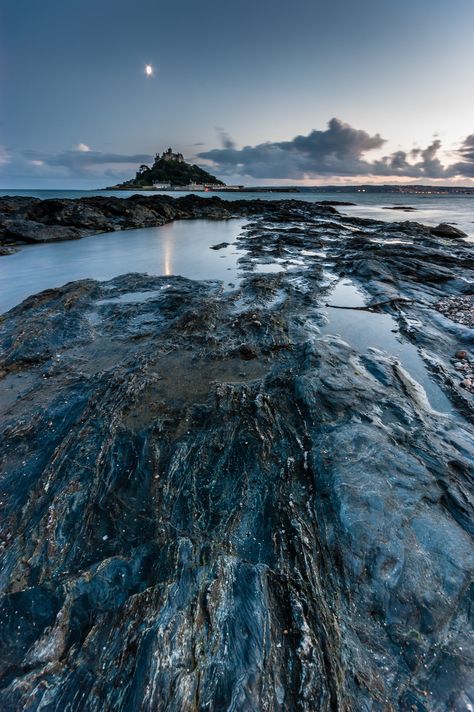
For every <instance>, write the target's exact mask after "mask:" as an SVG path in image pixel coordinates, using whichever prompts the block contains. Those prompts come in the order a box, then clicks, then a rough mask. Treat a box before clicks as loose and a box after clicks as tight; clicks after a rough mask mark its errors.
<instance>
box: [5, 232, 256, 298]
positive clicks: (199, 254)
mask: <svg viewBox="0 0 474 712" xmlns="http://www.w3.org/2000/svg"><path fill="white" fill-rule="evenodd" d="M245 222H246V221H245V220H243V219H233V220H178V221H175V222H172V223H169V224H167V225H162V226H160V227H149V228H142V229H140V230H124V231H119V232H108V233H105V234H101V235H92V236H91V237H84V238H83V239H82V240H72V241H69V242H56V243H52V242H50V243H47V244H44V245H27V246H26V247H23V248H21V249H20V250H19V252H16V253H15V254H13V255H7V256H5V257H0V312H5V311H7V310H8V309H11V308H12V307H14V306H16V305H17V304H19V303H20V302H21V301H23V299H25V298H26V297H28V296H30V295H31V294H36V293H37V292H41V291H43V290H44V289H51V288H52V287H60V286H61V285H63V284H66V283H67V282H73V281H75V280H78V279H97V280H108V279H112V278H113V277H117V276H118V275H120V274H125V273H127V272H147V273H148V274H153V275H166V276H171V275H180V276H182V277H188V278H190V279H201V280H204V279H219V280H222V281H223V282H224V284H225V285H227V286H228V285H229V284H233V283H236V282H237V281H238V277H237V272H238V268H237V261H238V259H239V257H241V256H242V254H243V253H240V252H239V251H238V250H236V249H235V245H233V244H230V245H229V246H228V247H224V248H222V249H219V250H211V249H210V248H211V247H212V246H213V245H216V244H219V243H222V242H228V243H233V242H234V241H235V240H236V239H237V237H238V235H239V234H240V232H241V230H242V228H243V226H244V224H245Z"/></svg>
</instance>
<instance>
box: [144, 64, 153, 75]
mask: <svg viewBox="0 0 474 712" xmlns="http://www.w3.org/2000/svg"><path fill="white" fill-rule="evenodd" d="M145 74H146V75H147V77H151V76H152V74H153V67H152V66H151V64H146V65H145Z"/></svg>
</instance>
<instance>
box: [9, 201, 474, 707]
mask: <svg viewBox="0 0 474 712" xmlns="http://www.w3.org/2000/svg"><path fill="white" fill-rule="evenodd" d="M124 202H125V201H124ZM125 204H128V203H126V202H125ZM132 204H133V201H132ZM195 204H196V205H198V203H195ZM180 205H182V203H180ZM206 205H208V203H207V201H206ZM246 206H248V203H246ZM206 209H210V207H209V208H206ZM219 209H221V208H219ZM269 210H272V211H273V212H272V214H271V215H270V213H267V214H265V215H263V216H256V217H255V219H254V221H253V223H252V224H250V225H248V227H247V228H246V230H245V231H244V232H243V234H242V235H241V237H240V238H239V240H240V241H241V244H242V246H243V247H245V250H246V254H245V255H244V256H243V258H242V261H241V266H242V270H243V271H244V272H245V275H246V276H245V279H244V280H243V282H242V283H241V286H240V287H239V288H238V289H236V290H235V291H233V292H231V293H226V294H224V293H223V290H222V285H221V284H220V283H218V282H193V281H190V280H186V279H183V278H180V277H150V276H146V275H138V274H131V275H125V276H122V277H119V278H117V279H114V280H112V281H111V282H107V283H99V282H95V281H92V280H85V281H81V282H76V283H72V284H69V285H66V286H64V287H61V288H59V289H53V290H48V291H46V292H43V293H41V294H38V295H35V296H32V297H30V298H28V299H27V300H25V301H24V302H23V303H22V304H21V305H19V306H17V307H15V308H14V309H12V310H11V311H10V312H8V313H7V314H6V315H4V317H3V319H2V321H1V322H0V379H1V381H0V383H1V389H0V462H1V472H2V473H3V474H2V476H1V478H0V502H1V507H2V530H1V546H0V556H1V568H0V586H1V594H2V597H1V599H0V624H1V626H0V631H1V632H0V636H1V646H0V708H1V709H4V710H15V712H22V711H25V712H26V710H28V712H31V711H32V710H40V709H41V710H44V709H47V710H51V711H54V712H63V710H69V711H70V712H83V711H84V710H87V711H88V712H89V711H90V712H94V711H97V712H99V711H100V712H102V710H120V712H135V711H136V710H146V711H149V712H151V710H163V711H164V710H166V711H167V712H183V710H186V711H187V710H199V711H200V712H204V711H206V710H216V711H217V710H236V711H244V710H245V711H247V710H255V712H256V711H257V710H258V711H260V710H273V711H275V712H289V711H293V710H295V711H296V710H298V711H303V712H314V711H315V710H321V711H322V712H326V711H327V712H330V711H333V710H340V711H341V712H355V711H357V712H358V711H359V710H360V711H362V710H367V711H368V710H372V711H373V712H385V711H386V710H406V711H407V712H408V711H412V710H418V711H419V712H421V711H430V712H431V711H433V712H435V711H436V712H440V711H446V712H448V711H449V712H452V711H453V710H454V711H456V712H461V711H464V710H466V709H469V706H470V705H471V704H472V660H473V636H472V609H473V606H472V584H471V582H472V572H473V560H474V556H473V554H474V548H473V542H472V534H473V529H472V521H473V518H472V514H473V507H472V462H473V453H474V438H473V427H472V396H471V395H470V394H469V393H468V392H467V391H466V390H465V389H464V388H463V387H462V385H461V383H460V375H459V373H458V371H457V370H456V368H455V364H453V357H455V358H461V357H462V359H463V360H469V359H471V356H472V349H473V347H474V336H473V331H472V329H469V328H467V327H466V326H465V325H463V324H460V323H456V322H454V321H452V320H451V319H449V318H448V317H447V316H445V315H444V314H441V313H440V312H439V311H437V309H436V305H437V304H438V303H439V301H440V299H441V298H443V297H444V298H447V297H453V298H454V297H461V296H462V295H467V294H469V293H470V292H472V287H471V285H472V282H473V279H474V261H473V258H472V248H471V246H470V245H469V244H468V243H465V242H464V241H462V240H461V241H455V242H452V241H448V240H446V239H443V238H441V237H437V236H435V235H433V234H431V233H430V231H429V230H427V229H425V228H422V227H419V226H417V225H416V224H415V223H405V224H400V223H394V224H392V225H388V226H387V225H385V224H384V223H375V222H370V221H360V220H356V219H349V218H346V217H344V218H342V217H341V216H338V215H337V214H336V213H326V214H325V215H324V216H322V215H321V214H317V213H318V209H316V208H313V207H311V206H308V204H305V205H304V206H301V205H300V204H299V203H288V204H286V205H285V206H282V205H280V207H272V208H270V209H269ZM276 258H278V259H279V260H283V261H285V260H286V261H287V263H288V266H289V267H290V266H291V268H290V269H288V271H286V272H281V273H279V274H258V273H256V271H255V269H256V267H257V266H258V264H261V263H262V262H264V261H268V260H271V259H276ZM328 270H330V271H331V275H330V276H328ZM342 277H344V278H346V279H347V278H348V277H349V278H350V279H351V280H352V281H353V283H354V284H355V285H357V286H358V287H359V289H362V290H363V291H364V294H365V298H366V307H367V310H368V311H366V312H358V311H352V312H351V311H348V312H347V314H348V316H349V318H352V316H354V318H355V315H357V314H363V315H365V316H366V317H367V320H370V319H377V320H378V321H377V323H382V322H384V320H387V319H388V320H389V321H390V324H391V325H393V327H394V328H395V327H396V328H398V330H399V332H400V334H401V338H402V341H403V343H405V344H411V345H413V347H415V346H416V347H417V348H418V353H419V355H420V358H422V360H423V363H424V364H425V365H426V367H427V368H428V369H429V371H430V373H431V374H432V378H433V383H435V384H437V386H436V387H437V388H438V389H440V391H441V392H442V394H444V396H445V398H446V404H445V405H443V409H442V410H443V412H441V413H440V412H437V411H436V410H435V409H434V408H433V407H432V405H431V403H430V402H429V400H428V398H427V396H426V394H425V393H424V392H423V390H422V389H421V388H420V387H419V385H418V384H417V382H416V381H415V380H414V379H413V377H412V376H411V375H410V373H408V371H407V370H406V368H405V367H404V366H403V364H402V363H400V361H399V360H398V358H397V355H396V354H391V353H390V352H388V353H387V352H384V351H382V350H376V349H366V348H363V349H356V348H354V347H353V346H351V345H350V344H349V343H346V342H345V341H344V340H343V339H341V338H338V337H337V336H334V335H331V334H329V333H326V335H324V334H323V333H322V330H323V329H324V325H325V322H326V320H327V316H325V312H324V304H325V303H326V301H327V300H328V299H329V296H328V295H329V294H330V291H331V288H332V285H333V283H334V281H335V280H338V279H340V278H342ZM358 308H361V307H358ZM336 311H337V310H336ZM337 313H338V314H344V313H346V312H343V311H342V310H339V311H337ZM366 323H368V322H366ZM388 328H389V330H390V325H389V327H388ZM460 349H462V350H463V351H464V352H465V354H462V355H459V350H460ZM456 354H458V356H455V355H456Z"/></svg>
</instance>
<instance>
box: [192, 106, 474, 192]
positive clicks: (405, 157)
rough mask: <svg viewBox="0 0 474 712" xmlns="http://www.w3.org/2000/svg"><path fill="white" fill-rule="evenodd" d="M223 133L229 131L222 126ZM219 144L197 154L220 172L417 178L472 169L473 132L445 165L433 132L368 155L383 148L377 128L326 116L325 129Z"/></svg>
mask: <svg viewBox="0 0 474 712" xmlns="http://www.w3.org/2000/svg"><path fill="white" fill-rule="evenodd" d="M220 133H221V138H222V137H225V138H228V137H227V134H226V133H225V132H224V131H223V129H220ZM222 143H223V147H222V148H216V149H213V150H210V151H203V152H201V153H199V154H198V157H199V158H201V159H203V160H206V161H210V162H211V163H212V165H213V167H214V168H215V170H218V171H220V172H221V173H222V174H223V175H242V176H250V177H253V178H260V179H262V178H263V179H292V180H304V179H315V178H324V177H328V176H334V177H351V176H367V177H400V178H419V179H440V178H451V177H454V176H455V175H460V176H472V175H474V134H473V135H472V136H469V137H467V139H465V141H464V144H463V147H462V148H461V155H462V157H463V158H464V159H465V161H464V162H459V163H457V164H455V165H454V166H444V165H443V164H442V163H441V161H440V159H439V158H438V152H439V151H440V149H441V141H440V140H439V139H438V138H436V139H434V140H433V141H432V143H431V144H430V145H429V146H427V147H426V148H424V149H414V150H411V151H409V152H407V151H402V150H399V151H395V152H394V153H391V154H389V155H386V156H383V157H382V158H379V159H375V160H369V159H367V157H366V154H367V153H368V152H370V151H374V150H380V149H382V148H383V146H384V144H385V143H386V140H385V139H384V138H382V137H381V135H380V134H379V133H376V134H374V135H370V134H369V133H367V131H364V130H361V129H355V128H353V127H352V126H350V125H349V124H346V123H343V122H342V121H340V120H339V119H336V118H333V119H331V120H330V121H329V123H328V127H327V128H326V129H325V130H313V131H311V132H310V133H309V134H308V135H306V136H296V137H295V138H294V139H292V140H291V141H279V142H267V143H261V144H257V145H256V146H245V147H244V148H241V149H237V148H236V147H235V144H234V143H233V142H232V141H231V140H230V139H229V140H228V141H224V140H223V141H222Z"/></svg>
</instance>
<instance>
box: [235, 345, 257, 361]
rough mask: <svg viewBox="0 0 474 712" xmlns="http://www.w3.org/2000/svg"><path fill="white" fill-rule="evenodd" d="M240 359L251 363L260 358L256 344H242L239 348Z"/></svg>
mask: <svg viewBox="0 0 474 712" xmlns="http://www.w3.org/2000/svg"><path fill="white" fill-rule="evenodd" d="M238 352H239V355H240V358H243V359H244V360H245V361H250V360H251V359H253V358H258V349H257V348H256V347H255V346H254V344H241V345H240V346H239V348H238Z"/></svg>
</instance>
